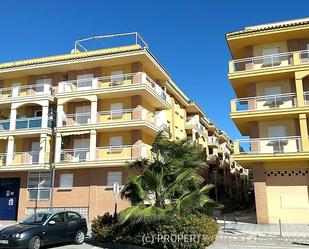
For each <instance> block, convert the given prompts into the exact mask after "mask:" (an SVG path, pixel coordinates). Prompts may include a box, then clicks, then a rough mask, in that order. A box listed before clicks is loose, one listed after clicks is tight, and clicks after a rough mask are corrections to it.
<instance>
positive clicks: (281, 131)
mask: <svg viewBox="0 0 309 249" xmlns="http://www.w3.org/2000/svg"><path fill="white" fill-rule="evenodd" d="M267 131H268V137H285V136H286V127H285V126H283V125H278V126H270V127H268V129H267Z"/></svg>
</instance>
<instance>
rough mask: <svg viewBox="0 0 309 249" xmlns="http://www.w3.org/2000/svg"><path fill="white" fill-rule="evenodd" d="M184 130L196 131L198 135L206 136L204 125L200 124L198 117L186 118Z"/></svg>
mask: <svg viewBox="0 0 309 249" xmlns="http://www.w3.org/2000/svg"><path fill="white" fill-rule="evenodd" d="M186 128H187V129H196V130H197V131H198V132H199V133H200V134H203V135H205V134H206V128H205V126H204V125H202V124H201V123H200V121H199V117H198V116H194V117H187V123H186Z"/></svg>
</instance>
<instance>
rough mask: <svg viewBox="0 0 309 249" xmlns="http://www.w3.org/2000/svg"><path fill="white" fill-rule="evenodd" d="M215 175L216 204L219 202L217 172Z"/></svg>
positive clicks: (215, 171)
mask: <svg viewBox="0 0 309 249" xmlns="http://www.w3.org/2000/svg"><path fill="white" fill-rule="evenodd" d="M213 173H214V178H215V196H216V202H218V190H217V170H214V171H213Z"/></svg>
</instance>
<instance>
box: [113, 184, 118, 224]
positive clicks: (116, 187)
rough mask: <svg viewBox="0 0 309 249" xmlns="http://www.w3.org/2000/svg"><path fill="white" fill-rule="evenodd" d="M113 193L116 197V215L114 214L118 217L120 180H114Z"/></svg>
mask: <svg viewBox="0 0 309 249" xmlns="http://www.w3.org/2000/svg"><path fill="white" fill-rule="evenodd" d="M113 193H114V197H115V215H114V216H115V218H116V219H117V207H118V196H119V183H118V182H114V185H113Z"/></svg>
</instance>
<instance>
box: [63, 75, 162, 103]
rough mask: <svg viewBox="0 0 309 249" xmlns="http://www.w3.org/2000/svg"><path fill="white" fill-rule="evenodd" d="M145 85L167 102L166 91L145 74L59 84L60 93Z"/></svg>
mask: <svg viewBox="0 0 309 249" xmlns="http://www.w3.org/2000/svg"><path fill="white" fill-rule="evenodd" d="M136 84H143V85H147V86H148V87H150V88H151V89H152V90H153V91H154V92H155V93H156V94H158V95H159V96H160V97H161V98H162V99H164V100H167V98H168V97H167V94H166V93H165V91H164V90H163V89H162V88H161V87H160V86H159V85H158V84H157V83H156V82H154V81H153V80H152V79H151V78H150V77H149V76H148V75H147V74H145V73H141V72H140V73H129V74H118V75H111V76H105V77H97V78H86V79H78V80H70V81H62V82H59V86H58V93H68V92H76V91H85V90H94V89H108V88H119V87H127V86H133V85H136Z"/></svg>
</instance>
